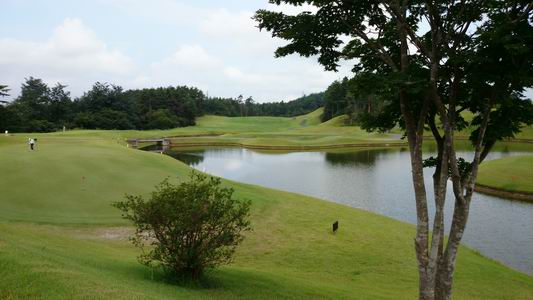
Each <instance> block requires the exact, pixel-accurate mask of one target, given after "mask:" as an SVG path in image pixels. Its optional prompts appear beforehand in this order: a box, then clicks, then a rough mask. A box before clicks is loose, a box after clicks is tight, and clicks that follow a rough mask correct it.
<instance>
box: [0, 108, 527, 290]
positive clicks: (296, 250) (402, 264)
mask: <svg viewBox="0 0 533 300" xmlns="http://www.w3.org/2000/svg"><path fill="white" fill-rule="evenodd" d="M305 118H309V117H305ZM280 119H281V120H280ZM308 120H311V121H306V124H304V125H308V124H307V122H310V123H309V124H312V122H314V121H312V119H311V118H309V119H308ZM281 122H285V123H283V124H281ZM198 123H199V125H198V127H191V128H185V129H176V130H170V131H159V132H158V131H151V132H134V131H126V132H119V131H88V132H86V131H76V132H67V133H57V134H41V135H33V134H32V136H38V146H37V150H36V151H34V152H31V151H30V150H28V146H27V144H26V135H22V134H21V135H16V136H10V137H5V136H1V137H0V166H1V168H0V170H1V171H0V278H1V280H0V299H28V298H37V299H39V298H44V299H72V298H78V299H85V298H90V299H103V298H107V299H109V298H112V299H176V298H195V299H197V298H198V299H203V298H205V299H213V298H215V299H236V298H242V299H250V298H253V299H272V298H293V299H314V298H315V299H318V298H322V299H323V298H330V299H413V298H415V297H416V295H417V272H416V263H415V255H414V250H413V243H412V239H413V237H414V232H415V228H414V226H412V225H409V224H405V223H402V222H399V221H396V220H393V219H390V218H387V217H383V216H379V215H376V214H372V213H369V212H365V211H362V210H358V209H353V208H350V207H346V206H342V205H339V204H335V203H330V202H326V201H320V200H317V199H313V198H310V197H305V196H302V195H297V194H293V193H287V192H281V191H276V190H271V189H266V188H262V187H258V186H253V185H246V184H240V183H237V182H232V181H228V180H224V181H223V183H224V185H226V186H231V187H234V188H235V190H236V197H238V198H240V199H250V200H252V203H253V204H252V209H253V212H252V214H253V215H252V225H253V228H254V231H253V232H251V233H249V234H248V235H247V238H246V240H245V242H244V243H243V245H242V247H240V248H239V250H238V252H237V254H236V257H235V262H234V264H232V265H230V266H226V267H223V268H221V269H219V270H216V271H214V272H211V273H210V274H208V282H207V283H206V287H203V288H199V287H190V286H182V285H181V286H180V285H176V284H174V283H171V282H168V281H166V280H165V278H164V276H163V274H162V273H161V272H160V271H159V270H151V269H148V268H146V267H144V266H142V265H140V264H139V263H138V262H137V261H136V259H135V257H136V255H137V254H138V251H137V250H136V249H135V248H133V247H132V246H131V245H130V243H129V242H128V241H127V236H128V233H129V232H130V231H131V228H130V227H128V226H127V224H125V223H124V221H123V220H122V219H121V218H120V212H119V211H118V210H116V209H114V208H113V207H111V205H110V204H111V203H112V202H113V201H117V200H121V199H122V197H123V195H124V194H125V193H131V194H147V193H149V192H150V191H151V190H152V189H153V186H154V185H155V184H156V183H158V182H160V181H161V180H163V179H164V178H166V177H170V178H171V179H172V180H183V179H184V178H185V177H186V176H187V174H188V173H189V172H190V168H189V167H188V166H186V165H185V164H183V163H181V162H178V161H176V160H174V159H172V158H170V157H167V156H165V155H160V154H155V153H148V152H142V151H138V150H133V149H130V148H127V147H125V145H124V143H123V139H124V138H126V137H138V136H139V137H140V136H144V137H147V136H162V135H174V134H197V133H205V132H210V131H211V130H215V129H217V128H218V129H217V130H221V129H220V128H225V129H224V130H231V131H233V132H234V133H233V134H235V135H250V136H254V135H262V134H264V135H268V134H270V135H274V136H275V135H276V134H278V135H279V136H280V137H274V138H273V139H276V138H278V139H279V138H281V136H283V137H284V138H286V135H285V134H289V135H290V134H294V135H295V136H296V137H297V138H298V139H302V136H306V135H307V136H312V135H316V137H317V138H320V137H321V132H328V130H332V131H333V130H335V129H334V128H333V129H317V128H316V127H318V126H312V125H309V126H303V125H302V123H303V122H302V118H301V117H298V118H295V119H292V118H253V119H242V120H241V119H239V118H237V119H234V118H232V119H231V120H227V119H226V120H223V119H220V118H218V117H205V118H204V119H202V120H199V122H198ZM258 124H259V125H258ZM284 126H285V127H284ZM243 128H246V129H243ZM350 130H354V129H350ZM355 130H356V129H355ZM324 135H325V134H324ZM338 136H339V139H340V136H341V135H338ZM301 141H303V139H302V140H301ZM309 142H311V143H312V142H313V141H311V140H309ZM336 220H339V223H340V231H339V232H338V233H337V234H336V235H333V234H331V233H330V226H331V223H332V222H334V221H336ZM531 295H533V278H532V277H531V276H528V275H525V274H523V273H520V272H517V271H514V270H511V269H509V268H507V267H505V266H503V265H501V264H500V263H497V262H495V261H492V260H490V259H487V258H485V257H482V256H481V255H479V254H477V253H476V252H475V251H472V250H470V249H467V248H462V249H461V251H460V255H459V259H458V265H457V275H456V281H455V290H454V296H455V298H456V299H531Z"/></svg>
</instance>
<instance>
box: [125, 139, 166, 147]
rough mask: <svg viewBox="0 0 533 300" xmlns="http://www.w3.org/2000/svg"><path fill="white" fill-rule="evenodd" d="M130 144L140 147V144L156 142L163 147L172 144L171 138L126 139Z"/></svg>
mask: <svg viewBox="0 0 533 300" xmlns="http://www.w3.org/2000/svg"><path fill="white" fill-rule="evenodd" d="M126 142H128V144H129V145H131V147H133V148H139V144H146V143H150V144H156V145H157V146H161V147H163V148H165V147H169V146H170V139H165V138H163V139H129V140H126Z"/></svg>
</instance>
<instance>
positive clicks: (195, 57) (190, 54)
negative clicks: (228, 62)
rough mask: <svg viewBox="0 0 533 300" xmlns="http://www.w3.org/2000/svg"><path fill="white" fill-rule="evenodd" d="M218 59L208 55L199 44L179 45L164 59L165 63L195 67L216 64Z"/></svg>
mask: <svg viewBox="0 0 533 300" xmlns="http://www.w3.org/2000/svg"><path fill="white" fill-rule="evenodd" d="M218 63H219V61H218V60H217V59H216V58H215V57H213V56H211V55H209V54H208V53H207V51H206V50H205V49H204V48H203V47H202V46H200V45H185V46H182V47H180V48H179V49H178V50H177V51H176V52H175V53H174V54H173V55H172V56H170V57H169V58H167V59H165V60H164V61H163V64H165V65H168V64H170V65H177V66H189V67H195V68H208V67H212V66H214V65H218Z"/></svg>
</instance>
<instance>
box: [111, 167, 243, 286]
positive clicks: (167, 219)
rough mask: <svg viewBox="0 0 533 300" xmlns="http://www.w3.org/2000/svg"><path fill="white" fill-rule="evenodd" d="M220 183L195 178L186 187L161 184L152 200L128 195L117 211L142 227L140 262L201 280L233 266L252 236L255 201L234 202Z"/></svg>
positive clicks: (136, 240)
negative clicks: (208, 271) (236, 254)
mask: <svg viewBox="0 0 533 300" xmlns="http://www.w3.org/2000/svg"><path fill="white" fill-rule="evenodd" d="M232 196H233V189H231V188H224V187H221V182H220V179H219V178H214V177H208V176H206V175H203V174H201V173H198V172H194V171H193V172H192V173H191V175H190V179H189V181H187V182H183V183H181V184H176V185H174V184H171V183H170V182H169V181H168V180H164V181H163V182H162V183H160V184H159V185H158V186H157V187H156V190H155V191H154V192H152V194H151V196H150V198H149V199H147V200H145V199H144V198H143V197H141V196H132V195H127V196H126V200H125V201H120V202H116V203H114V204H113V206H115V207H117V208H118V209H120V210H121V211H122V216H123V218H125V219H127V220H130V221H131V222H132V223H133V224H134V225H135V227H136V231H135V234H134V235H133V236H132V237H131V240H132V242H133V244H134V245H136V246H137V247H140V248H141V250H142V253H141V255H140V256H139V262H141V263H142V264H144V265H147V266H151V267H155V266H162V267H163V268H164V269H165V270H167V271H169V272H170V273H171V274H173V275H176V276H178V277H185V278H190V279H192V280H194V281H196V280H198V279H199V278H200V277H201V276H202V274H203V272H204V270H206V269H207V268H214V267H216V266H218V265H221V264H227V263H229V262H231V259H232V257H233V254H234V252H235V249H236V247H237V245H239V243H240V242H242V240H243V238H244V237H243V232H245V231H249V230H251V227H250V221H249V213H250V201H237V200H235V199H233V198H232Z"/></svg>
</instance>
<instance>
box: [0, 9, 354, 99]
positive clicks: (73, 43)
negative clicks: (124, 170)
mask: <svg viewBox="0 0 533 300" xmlns="http://www.w3.org/2000/svg"><path fill="white" fill-rule="evenodd" d="M261 8H267V9H272V10H283V11H284V12H287V13H297V12H298V11H299V10H301V9H302V8H300V9H296V8H293V7H287V6H286V7H281V8H279V7H276V6H273V5H270V4H268V1H267V0H225V1H215V0H198V1H193V0H150V1H146V0H91V1H82V0H2V8H1V10H0V84H7V85H8V86H9V88H10V89H11V91H10V93H11V98H13V97H15V96H16V95H17V94H18V93H19V92H20V85H21V84H22V83H23V82H24V79H25V78H28V77H30V76H33V77H37V78H41V79H43V80H44V81H45V82H46V83H48V84H49V85H55V84H56V83H58V82H59V83H62V84H65V85H67V86H68V88H67V89H68V90H69V91H71V94H72V95H73V96H75V97H77V96H81V95H82V94H83V92H84V91H87V90H89V89H90V88H91V86H92V85H93V84H94V83H95V82H97V81H99V82H108V83H113V84H116V85H120V86H122V87H124V88H125V89H131V88H145V87H159V86H176V85H188V86H195V87H197V88H200V89H201V90H202V91H204V92H205V93H207V94H208V95H209V96H218V97H237V96H238V95H241V94H242V95H243V96H244V97H248V96H252V97H253V98H254V99H255V100H256V101H257V102H267V101H281V100H284V101H288V100H292V99H295V98H298V97H300V96H302V95H303V94H310V93H313V92H320V91H323V90H325V89H326V88H327V86H328V85H329V84H330V83H331V82H333V81H334V80H336V79H340V78H342V77H344V76H349V75H350V69H351V65H350V63H349V62H345V63H342V64H341V68H340V69H339V72H336V73H335V72H326V71H324V69H323V68H322V67H321V66H320V65H319V64H318V63H317V62H316V58H303V57H300V56H297V55H293V56H290V57H284V58H274V51H275V49H276V48H277V47H278V46H281V45H283V44H284V41H282V40H279V39H273V38H272V37H271V36H270V34H269V33H268V32H265V31H263V32H260V31H259V29H258V28H257V27H256V26H257V24H256V23H255V21H253V20H252V19H251V17H252V16H253V14H254V12H255V11H256V10H257V9H261ZM303 9H305V8H303ZM307 9H309V8H307ZM8 99H9V98H8Z"/></svg>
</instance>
